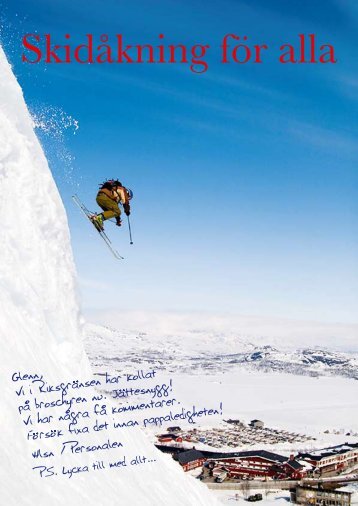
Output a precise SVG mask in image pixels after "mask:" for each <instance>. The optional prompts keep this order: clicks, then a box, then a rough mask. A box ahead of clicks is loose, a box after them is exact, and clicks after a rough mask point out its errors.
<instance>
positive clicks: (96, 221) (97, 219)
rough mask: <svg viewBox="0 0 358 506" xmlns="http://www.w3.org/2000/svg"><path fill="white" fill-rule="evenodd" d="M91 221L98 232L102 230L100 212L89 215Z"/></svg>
mask: <svg viewBox="0 0 358 506" xmlns="http://www.w3.org/2000/svg"><path fill="white" fill-rule="evenodd" d="M91 221H92V223H93V225H94V226H95V227H96V229H97V230H98V232H103V230H104V227H103V216H102V214H94V215H93V216H91Z"/></svg>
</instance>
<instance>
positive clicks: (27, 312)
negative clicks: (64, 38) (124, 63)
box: [0, 48, 217, 506]
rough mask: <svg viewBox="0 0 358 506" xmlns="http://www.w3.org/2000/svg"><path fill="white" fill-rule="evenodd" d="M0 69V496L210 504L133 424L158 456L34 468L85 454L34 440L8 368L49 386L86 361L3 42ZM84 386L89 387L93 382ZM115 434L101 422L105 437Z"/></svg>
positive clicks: (61, 250) (47, 187)
mask: <svg viewBox="0 0 358 506" xmlns="http://www.w3.org/2000/svg"><path fill="white" fill-rule="evenodd" d="M0 75H1V79H0V190H1V201H0V206H1V217H2V218H1V244H2V247H1V250H0V307H1V310H0V314H1V317H0V337H1V341H2V350H3V351H2V356H1V362H0V370H1V378H2V388H3V393H4V399H3V403H2V409H1V411H0V417H1V427H2V430H1V438H0V442H1V452H2V463H1V477H2V492H1V496H2V497H1V503H2V504H4V505H6V506H15V505H21V506H26V505H33V504H37V505H39V506H48V505H51V506H59V505H64V504H66V505H68V506H72V505H77V504H78V503H79V501H81V502H83V503H85V504H86V505H87V506H91V505H93V506H94V505H96V506H100V505H115V504H125V505H129V506H131V505H133V506H136V505H141V506H145V505H148V506H151V505H155V506H158V505H161V504H163V505H164V504H166V505H171V506H179V505H180V506H185V505H193V506H194V505H195V506H197V505H204V504H205V505H211V504H212V505H214V504H217V503H216V500H215V499H214V498H213V497H212V496H211V495H210V493H209V491H208V490H207V489H206V488H205V487H204V486H203V485H201V484H199V483H198V482H197V481H195V480H194V479H192V478H190V477H188V476H186V475H185V474H184V473H183V472H182V470H181V469H179V467H178V466H177V464H175V463H174V462H172V461H171V460H170V459H167V458H165V457H164V456H163V455H162V454H161V453H159V452H157V451H156V450H155V449H154V448H153V446H152V445H151V444H150V443H149V441H148V440H147V438H146V437H145V436H144V434H143V433H142V432H141V431H139V430H136V429H131V430H127V431H122V432H121V433H120V438H121V442H122V443H123V446H124V448H125V449H126V452H127V453H128V455H129V454H137V455H138V454H143V453H146V454H148V455H150V456H151V457H152V459H153V460H156V462H154V463H151V464H147V465H146V466H142V467H141V469H140V471H138V470H136V469H135V468H131V469H125V470H118V471H113V472H112V473H109V472H106V471H96V472H89V473H85V472H83V473H82V474H80V475H76V476H72V478H71V479H69V478H68V477H67V476H66V477H61V476H57V475H50V477H41V475H40V473H39V472H34V471H33V470H32V468H33V467H34V466H35V467H36V465H37V466H40V467H41V466H45V467H46V466H51V467H48V468H47V469H50V468H52V467H53V466H54V468H55V469H57V468H59V469H60V468H61V466H62V464H66V465H68V464H70V463H71V465H79V463H81V466H83V467H86V466H85V464H87V463H88V462H89V458H90V457H89V456H86V455H82V454H81V455H80V456H76V455H75V457H74V456H73V455H70V456H68V457H66V458H65V456H62V455H61V454H59V452H58V451H57V447H58V445H59V444H58V442H57V441H56V438H54V437H52V438H51V437H48V438H47V436H46V439H45V436H43V437H44V439H43V440H41V445H40V443H39V441H36V440H28V439H29V438H28V434H29V427H30V425H28V424H30V423H32V422H30V421H26V420H30V418H28V419H26V418H25V419H21V417H20V416H19V404H21V402H25V404H24V406H25V407H26V401H25V398H26V397H24V401H22V399H23V397H22V395H24V394H23V392H22V391H21V388H19V386H17V390H15V388H14V383H13V381H12V379H11V378H12V375H13V374H14V373H15V376H16V377H18V376H21V377H22V378H24V377H25V375H26V374H27V375H36V374H37V375H39V376H42V375H43V376H44V378H46V381H47V385H49V384H53V385H57V384H60V383H62V382H64V383H66V382H67V381H72V380H73V379H74V378H78V379H79V380H84V379H85V378H86V379H87V378H88V377H90V376H91V368H90V365H89V362H88V360H87V357H86V354H85V352H84V349H83V344H82V328H81V324H80V313H79V305H78V301H77V296H76V273H75V268H74V263H73V258H72V252H71V244H70V236H69V231H68V225H67V219H66V214H65V210H64V207H63V205H62V202H61V198H60V196H59V193H58V191H57V188H56V185H55V183H54V180H53V178H52V175H51V172H50V170H49V167H48V164H47V161H46V158H45V156H44V153H43V151H42V149H41V146H40V144H39V142H38V140H37V138H36V135H35V133H34V130H33V124H32V120H31V117H30V115H29V112H28V110H27V107H26V104H25V101H24V98H23V94H22V90H21V88H20V86H19V84H18V83H17V81H16V78H15V76H14V74H13V72H12V69H11V66H10V65H9V63H8V62H7V59H6V56H5V54H4V52H3V50H2V49H1V48H0ZM25 378H26V377H25ZM22 381H24V382H25V383H23V384H26V388H28V387H29V386H30V387H31V386H32V387H33V385H34V383H33V382H32V381H31V380H26V379H25V380H22ZM26 381H27V383H26ZM20 384H21V383H20ZM18 385H19V384H18ZM29 390H30V391H31V388H29ZM51 392H52V391H51ZM51 392H50V393H51ZM87 392H88V395H90V394H96V392H95V391H94V390H93V388H92V389H91V388H89V389H88V390H87ZM51 395H52V393H51ZM53 395H55V394H54V393H53ZM51 398H52V397H49V399H51ZM50 407H51V406H50ZM59 409H60V408H58V406H57V404H55V405H54V406H52V407H51V416H53V418H54V419H55V420H56V419H57V420H58V419H59V418H58V414H59V412H60V411H59ZM41 415H43V413H41ZM41 423H44V424H45V423H46V422H44V421H42V422H41ZM46 428H47V427H45V426H44V431H45V430H46ZM52 428H53V426H52V425H51V429H52ZM44 433H45V432H44ZM48 433H49V432H46V434H48ZM38 437H40V436H38ZM41 437H42V436H41ZM118 437H119V436H118V435H117V434H114V433H113V430H112V429H111V428H109V429H108V432H107V434H106V439H107V438H108V439H109V440H111V439H112V440H115V439H116V438H118ZM102 440H103V436H102V437H101V433H91V434H89V435H86V434H84V435H83V438H81V442H82V441H83V444H84V445H86V443H87V444H88V443H89V442H91V443H92V444H93V445H96V444H99V442H100V441H101V442H102ZM39 446H41V449H42V451H43V452H46V455H47V456H42V457H41V458H38V457H36V460H34V459H35V457H34V456H33V453H36V452H37V449H38V448H39ZM111 452H114V453H113V455H114V456H115V455H116V454H117V453H118V451H117V453H116V450H115V449H111ZM37 453H38V452H37ZM46 459H47V460H46ZM47 462H50V464H48V463H47ZM45 476H46V475H45Z"/></svg>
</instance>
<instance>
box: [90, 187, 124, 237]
mask: <svg viewBox="0 0 358 506" xmlns="http://www.w3.org/2000/svg"><path fill="white" fill-rule="evenodd" d="M132 197H133V193H132V191H131V190H129V189H127V188H126V187H125V186H123V185H122V183H120V182H119V181H118V180H115V179H110V180H108V181H105V182H104V183H103V184H101V186H100V188H99V191H98V193H97V197H96V202H97V204H98V205H99V207H100V208H101V209H102V210H103V212H102V213H99V214H95V215H93V216H92V218H91V219H92V222H93V224H94V226H95V227H96V228H97V229H98V230H100V231H101V230H103V222H104V221H106V220H109V219H111V218H115V219H116V225H117V226H118V227H120V226H121V225H122V220H121V210H120V208H119V205H118V204H122V205H123V209H124V212H125V214H126V215H127V216H129V215H130V213H131V208H130V204H129V201H130V200H131V198H132Z"/></svg>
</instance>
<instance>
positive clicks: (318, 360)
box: [85, 324, 358, 379]
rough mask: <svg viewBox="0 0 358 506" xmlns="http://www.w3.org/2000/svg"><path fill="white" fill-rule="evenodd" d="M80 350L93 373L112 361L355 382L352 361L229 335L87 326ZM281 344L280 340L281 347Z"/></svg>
mask: <svg viewBox="0 0 358 506" xmlns="http://www.w3.org/2000/svg"><path fill="white" fill-rule="evenodd" d="M85 334H86V341H85V346H86V349H87V351H88V354H89V356H90V359H91V362H92V364H93V366H94V367H97V368H103V366H105V367H111V366H113V365H115V363H116V361H117V362H118V363H120V364H121V365H122V366H123V364H127V365H128V366H129V365H132V364H135V363H140V364H141V365H147V366H152V367H156V368H157V369H162V370H166V371H169V372H175V371H178V370H180V371H182V372H187V373H191V374H203V373H204V374H205V373H208V372H210V373H215V372H225V371H232V370H235V369H238V368H240V369H242V368H245V369H249V370H250V369H251V370H256V371H262V372H271V371H279V372H287V373H290V374H297V375H307V376H343V377H346V378H353V379H358V355H357V354H356V353H343V352H338V351H333V350H327V349H324V348H321V347H319V348H313V347H312V348H309V347H305V348H295V347H292V346H291V347H281V348H278V347H277V346H272V345H271V344H263V339H261V340H260V341H261V343H262V344H261V343H260V342H259V344H258V343H257V342H256V340H255V341H253V340H252V339H251V338H250V337H245V336H240V335H238V334H235V333H229V332H228V333H224V332H220V333H219V332H206V331H198V330H196V331H192V332H188V331H187V332H183V333H180V334H176V335H158V334H154V333H143V332H135V331H127V332H123V331H119V330H116V329H115V328H113V327H108V326H107V327H103V326H100V325H95V324H87V325H86V327H85ZM284 342H285V341H284V340H283V343H284Z"/></svg>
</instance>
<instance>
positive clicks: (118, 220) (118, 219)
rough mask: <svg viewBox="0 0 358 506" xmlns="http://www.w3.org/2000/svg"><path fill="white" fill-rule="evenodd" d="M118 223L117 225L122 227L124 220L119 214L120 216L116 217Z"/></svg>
mask: <svg viewBox="0 0 358 506" xmlns="http://www.w3.org/2000/svg"><path fill="white" fill-rule="evenodd" d="M116 225H117V227H120V226H121V225H122V220H121V218H120V217H119V216H118V218H116Z"/></svg>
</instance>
